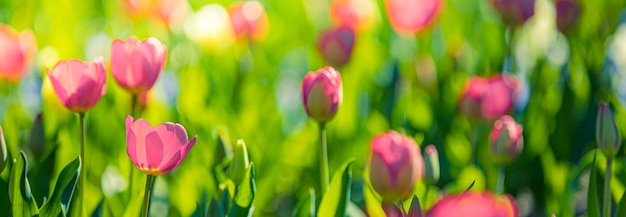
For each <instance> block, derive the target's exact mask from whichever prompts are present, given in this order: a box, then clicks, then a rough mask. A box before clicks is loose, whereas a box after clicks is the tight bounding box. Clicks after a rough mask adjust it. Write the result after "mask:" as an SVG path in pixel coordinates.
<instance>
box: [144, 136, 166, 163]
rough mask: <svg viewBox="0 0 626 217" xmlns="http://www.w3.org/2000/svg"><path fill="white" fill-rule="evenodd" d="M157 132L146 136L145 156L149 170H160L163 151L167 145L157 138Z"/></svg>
mask: <svg viewBox="0 0 626 217" xmlns="http://www.w3.org/2000/svg"><path fill="white" fill-rule="evenodd" d="M159 137H160V135H159V134H158V131H153V132H151V133H150V134H148V136H146V146H145V155H146V160H147V164H148V165H147V166H148V168H149V169H156V168H159V169H160V168H161V164H162V160H163V159H164V158H163V149H164V148H165V147H167V145H166V144H167V143H165V141H163V140H162V139H161V138H159Z"/></svg>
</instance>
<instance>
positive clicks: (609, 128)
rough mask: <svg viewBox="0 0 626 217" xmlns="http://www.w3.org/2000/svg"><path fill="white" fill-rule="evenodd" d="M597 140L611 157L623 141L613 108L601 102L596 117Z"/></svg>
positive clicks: (603, 150) (599, 145)
mask: <svg viewBox="0 0 626 217" xmlns="http://www.w3.org/2000/svg"><path fill="white" fill-rule="evenodd" d="M596 142H597V143H598V147H600V150H602V153H604V155H606V156H607V157H609V158H612V157H615V155H616V154H617V151H618V150H619V147H620V144H621V143H622V137H621V135H620V133H619V129H617V125H616V124H615V118H614V117H613V112H611V108H609V106H608V105H607V104H606V103H605V102H601V103H600V108H599V109H598V116H597V118H596Z"/></svg>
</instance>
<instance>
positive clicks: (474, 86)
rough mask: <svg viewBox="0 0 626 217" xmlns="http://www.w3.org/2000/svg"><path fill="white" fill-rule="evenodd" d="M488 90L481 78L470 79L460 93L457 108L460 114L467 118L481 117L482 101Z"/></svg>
mask: <svg viewBox="0 0 626 217" xmlns="http://www.w3.org/2000/svg"><path fill="white" fill-rule="evenodd" d="M488 90H489V83H488V82H487V79H485V78H482V77H472V78H471V79H470V80H469V82H468V83H467V84H466V87H465V90H464V91H463V92H462V93H463V95H462V96H461V100H460V102H459V108H460V110H461V113H463V114H465V115H466V116H468V117H481V116H482V109H481V108H482V106H481V105H482V103H481V101H482V99H483V96H484V95H485V93H486V92H487V91H488Z"/></svg>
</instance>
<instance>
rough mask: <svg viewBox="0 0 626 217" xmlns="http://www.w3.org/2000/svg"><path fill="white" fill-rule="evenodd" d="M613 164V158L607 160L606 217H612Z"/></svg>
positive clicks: (605, 184)
mask: <svg viewBox="0 0 626 217" xmlns="http://www.w3.org/2000/svg"><path fill="white" fill-rule="evenodd" d="M612 164H613V158H611V157H607V158H606V175H605V176H604V208H603V210H604V211H603V213H604V216H605V217H610V216H611V194H610V189H611V175H612V169H611V166H612Z"/></svg>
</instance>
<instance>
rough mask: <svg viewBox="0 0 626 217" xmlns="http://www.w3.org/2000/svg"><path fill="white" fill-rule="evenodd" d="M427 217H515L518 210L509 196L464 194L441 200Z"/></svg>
mask: <svg viewBox="0 0 626 217" xmlns="http://www.w3.org/2000/svg"><path fill="white" fill-rule="evenodd" d="M426 216H427V217H448V216H466V217H517V216H519V209H518V207H517V204H516V203H515V200H514V199H513V198H512V197H511V196H509V195H494V194H492V193H490V192H465V193H461V194H457V195H448V196H444V197H443V198H441V199H440V200H439V201H437V202H436V203H435V205H433V207H432V208H431V209H430V211H428V213H426Z"/></svg>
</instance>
